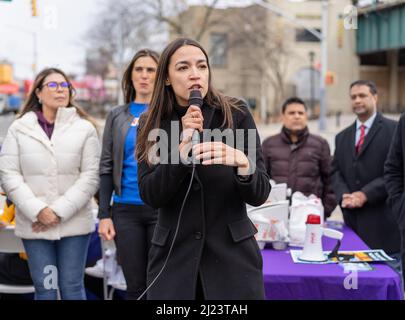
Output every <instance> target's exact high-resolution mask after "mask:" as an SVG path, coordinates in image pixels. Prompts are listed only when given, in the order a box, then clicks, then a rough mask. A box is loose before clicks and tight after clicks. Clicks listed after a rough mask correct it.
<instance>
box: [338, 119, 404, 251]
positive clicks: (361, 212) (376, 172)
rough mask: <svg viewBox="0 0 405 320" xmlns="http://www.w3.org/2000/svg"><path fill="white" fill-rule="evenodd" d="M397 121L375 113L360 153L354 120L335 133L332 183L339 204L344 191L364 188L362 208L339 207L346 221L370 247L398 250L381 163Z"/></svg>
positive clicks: (394, 224) (384, 158) (395, 229)
mask: <svg viewBox="0 0 405 320" xmlns="http://www.w3.org/2000/svg"><path fill="white" fill-rule="evenodd" d="M396 125H397V122H396V121H393V120H390V119H387V118H384V117H383V116H382V115H381V114H380V113H377V116H376V118H375V119H374V122H373V124H372V126H371V128H370V130H369V132H368V134H367V135H366V137H365V139H364V143H363V146H362V148H361V151H360V153H359V154H356V150H355V134H356V123H354V124H353V125H351V126H350V127H348V128H346V129H345V130H343V131H342V132H341V133H339V134H338V135H337V136H336V149H335V155H334V159H333V162H332V184H333V188H334V191H335V194H336V199H337V200H338V202H339V204H341V203H342V196H343V194H344V193H352V192H355V191H363V192H364V193H365V194H366V196H367V199H368V201H367V202H366V203H365V205H364V206H363V207H362V208H358V209H342V211H343V217H344V220H345V223H346V224H347V225H348V226H349V227H351V228H352V229H353V230H354V231H355V232H356V233H357V234H358V235H359V236H360V238H361V239H362V240H363V241H364V242H365V243H366V244H367V245H368V246H369V247H370V248H371V249H384V250H385V251H386V252H387V253H398V252H399V251H400V234H399V229H398V225H397V223H396V221H395V219H394V217H393V214H392V212H391V209H390V208H389V206H388V205H387V203H386V201H387V190H386V188H385V185H384V163H385V160H386V158H387V155H388V151H389V147H390V142H391V140H392V138H393V135H394V130H395V128H396Z"/></svg>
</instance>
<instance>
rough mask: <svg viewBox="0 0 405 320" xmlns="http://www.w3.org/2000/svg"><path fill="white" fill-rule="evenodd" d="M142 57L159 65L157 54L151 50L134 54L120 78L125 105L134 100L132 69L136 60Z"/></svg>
mask: <svg viewBox="0 0 405 320" xmlns="http://www.w3.org/2000/svg"><path fill="white" fill-rule="evenodd" d="M142 57H151V58H152V59H153V60H154V61H155V62H156V64H158V63H159V54H158V53H157V52H155V51H153V50H149V49H141V50H139V51H138V52H137V53H135V55H134V57H133V58H132V60H131V62H130V63H129V65H128V66H127V67H126V69H125V71H124V75H123V76H122V83H121V87H122V93H123V95H124V101H125V103H130V102H132V101H134V100H135V97H136V90H135V88H134V86H133V85H132V69H133V68H134V64H135V62H136V60H138V59H139V58H142Z"/></svg>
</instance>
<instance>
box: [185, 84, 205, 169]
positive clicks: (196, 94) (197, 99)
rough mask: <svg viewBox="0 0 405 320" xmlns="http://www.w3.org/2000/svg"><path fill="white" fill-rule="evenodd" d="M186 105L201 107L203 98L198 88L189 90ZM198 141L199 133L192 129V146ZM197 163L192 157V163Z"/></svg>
mask: <svg viewBox="0 0 405 320" xmlns="http://www.w3.org/2000/svg"><path fill="white" fill-rule="evenodd" d="M188 105H189V106H197V107H199V108H200V109H201V107H202V105H203V98H202V95H201V92H200V90H196V89H194V90H191V91H190V97H189V99H188ZM199 143H200V135H199V133H198V130H194V131H193V136H192V138H191V144H192V146H195V145H196V144H199ZM196 163H197V161H196V159H195V158H194V157H193V165H195V164H196Z"/></svg>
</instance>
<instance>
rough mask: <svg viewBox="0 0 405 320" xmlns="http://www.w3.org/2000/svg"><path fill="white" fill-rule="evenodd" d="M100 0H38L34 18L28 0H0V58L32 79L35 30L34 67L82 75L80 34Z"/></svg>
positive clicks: (237, 0) (226, 0)
mask: <svg viewBox="0 0 405 320" xmlns="http://www.w3.org/2000/svg"><path fill="white" fill-rule="evenodd" d="M103 1H106V0H70V1H66V0H38V12H39V16H38V17H32V16H31V1H30V0H12V2H3V1H0V60H4V59H5V60H8V61H10V62H11V63H13V65H14V77H15V78H17V79H23V78H32V75H33V73H32V64H33V62H34V45H33V42H34V41H33V35H32V31H36V33H37V35H38V36H37V52H38V59H37V70H41V69H42V68H44V67H48V66H53V67H59V68H62V69H63V70H65V71H66V72H68V73H77V74H82V73H83V71H84V58H85V44H84V43H83V34H84V33H85V32H86V30H88V28H89V26H90V25H91V23H92V21H93V19H94V14H95V13H96V12H98V8H99V7H100V4H101V3H103ZM167 1H171V0H167ZM200 1H202V0H190V1H189V2H190V4H192V3H198V2H200ZM249 2H251V1H249V0H223V1H222V4H223V5H224V4H225V5H231V4H232V5H235V4H238V5H244V4H246V3H249Z"/></svg>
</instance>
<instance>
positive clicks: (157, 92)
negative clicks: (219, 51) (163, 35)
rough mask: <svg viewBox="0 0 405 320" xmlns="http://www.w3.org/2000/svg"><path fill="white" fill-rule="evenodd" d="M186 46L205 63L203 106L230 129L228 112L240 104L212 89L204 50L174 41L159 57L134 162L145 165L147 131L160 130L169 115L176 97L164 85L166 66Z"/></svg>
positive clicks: (192, 43)
mask: <svg viewBox="0 0 405 320" xmlns="http://www.w3.org/2000/svg"><path fill="white" fill-rule="evenodd" d="M188 45H189V46H195V47H197V48H199V49H201V51H202V52H203V53H204V55H205V58H206V60H207V65H208V70H209V79H208V92H207V94H206V96H205V97H204V103H206V105H208V106H209V107H213V108H218V109H221V110H222V114H223V116H224V121H223V123H222V126H224V127H228V128H232V127H233V121H232V109H238V110H239V109H240V108H239V102H240V100H238V99H235V98H231V97H227V96H224V95H222V94H221V93H219V92H218V91H217V90H215V89H214V88H213V86H212V81H211V78H212V77H211V67H210V64H209V59H208V55H207V53H206V51H205V50H204V48H203V47H202V46H201V45H200V44H199V43H198V42H197V41H195V40H192V39H190V38H178V39H176V40H174V41H172V42H171V43H170V44H168V45H167V46H166V48H165V49H164V50H163V52H162V55H161V56H160V60H159V64H158V67H157V71H156V79H155V88H154V90H153V94H152V99H151V103H150V105H149V108H148V110H147V111H146V112H145V113H144V114H143V116H142V118H141V121H140V127H139V132H138V137H137V144H136V157H137V159H138V161H142V160H146V161H147V162H148V163H149V160H148V156H147V155H148V152H149V150H150V148H151V147H152V146H153V144H154V143H155V142H154V141H148V134H149V132H150V131H151V130H153V129H157V128H160V125H161V121H162V120H164V119H168V118H169V117H170V115H171V114H172V112H173V109H174V104H175V102H176V97H175V94H174V91H173V88H172V86H167V85H166V79H167V78H168V72H169V71H168V70H169V63H170V59H171V57H172V56H173V54H174V53H175V52H176V51H177V50H178V49H179V48H181V47H183V46H188Z"/></svg>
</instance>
